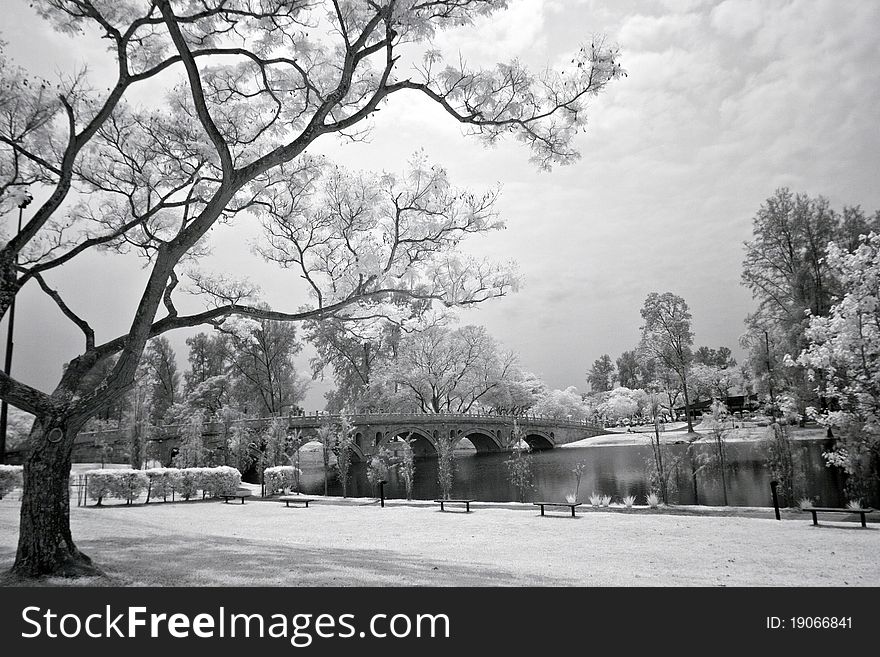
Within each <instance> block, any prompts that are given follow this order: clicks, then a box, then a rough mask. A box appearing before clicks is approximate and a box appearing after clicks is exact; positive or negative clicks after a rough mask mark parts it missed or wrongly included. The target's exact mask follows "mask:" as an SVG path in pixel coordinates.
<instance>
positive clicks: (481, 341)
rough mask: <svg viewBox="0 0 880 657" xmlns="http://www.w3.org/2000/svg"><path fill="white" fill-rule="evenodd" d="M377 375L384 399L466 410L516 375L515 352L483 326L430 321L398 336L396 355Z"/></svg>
mask: <svg viewBox="0 0 880 657" xmlns="http://www.w3.org/2000/svg"><path fill="white" fill-rule="evenodd" d="M379 376H380V379H381V385H382V387H383V388H384V390H385V397H386V398H387V399H388V400H389V404H400V405H402V406H403V408H408V409H411V410H417V411H421V412H423V413H440V412H447V413H450V412H451V413H467V412H468V411H470V410H471V409H474V408H479V407H481V406H484V405H488V404H489V403H490V398H489V395H491V393H492V392H493V391H494V390H495V389H496V388H498V387H499V386H502V385H503V384H504V382H505V381H510V380H516V379H518V378H520V376H521V375H520V373H519V371H518V370H517V369H516V356H515V355H514V354H513V353H512V352H508V351H504V350H502V349H501V347H500V345H499V344H498V342H497V341H496V340H495V339H494V338H492V337H491V336H490V335H489V334H488V333H487V332H486V329H484V328H483V327H481V326H464V327H462V328H459V329H455V330H450V329H448V328H446V327H445V326H430V327H428V328H427V329H425V330H423V331H417V332H415V333H411V334H407V335H405V336H402V337H401V340H400V344H399V346H398V349H397V356H396V358H395V359H394V360H393V361H391V362H389V363H387V364H386V366H385V368H384V369H383V371H382V373H381V374H380V375H379ZM392 400H393V401H392Z"/></svg>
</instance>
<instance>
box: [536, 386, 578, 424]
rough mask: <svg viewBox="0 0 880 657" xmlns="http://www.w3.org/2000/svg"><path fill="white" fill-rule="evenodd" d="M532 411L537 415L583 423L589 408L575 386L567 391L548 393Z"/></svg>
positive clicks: (539, 399) (549, 391) (550, 391)
mask: <svg viewBox="0 0 880 657" xmlns="http://www.w3.org/2000/svg"><path fill="white" fill-rule="evenodd" d="M531 411H532V412H533V413H534V414H535V415H541V416H543V417H550V418H554V419H557V420H572V421H574V422H581V421H583V420H584V419H585V418H586V417H587V407H586V405H585V404H584V401H583V399H581V396H580V393H578V391H577V388H575V387H574V386H570V387H568V388H566V389H565V390H548V391H546V392H545V393H544V394H543V395H542V396H541V397H540V398H538V401H537V402H535V405H534V406H533V407H532V409H531Z"/></svg>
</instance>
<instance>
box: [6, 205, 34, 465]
mask: <svg viewBox="0 0 880 657" xmlns="http://www.w3.org/2000/svg"><path fill="white" fill-rule="evenodd" d="M33 200H34V197H33V196H31V195H30V194H28V193H27V192H25V193H24V196H23V197H22V199H21V201H20V202H19V204H18V233H20V232H21V217H22V213H23V212H24V209H25V208H26V207H27V206H28V204H30V202H31V201H33ZM18 233H16V235H17V234H18ZM15 264H16V265H17V264H18V255H17V254H16V257H15ZM14 275H17V273H16V274H14ZM14 330H15V297H13V298H12V303H10V304H9V327H8V328H7V331H6V360H5V362H4V364H3V371H4V372H6V376H9V375H10V374H12V347H13V346H14V344H13V341H12V335H13V331H14ZM8 418H9V405H8V404H7V403H6V400H5V399H4V400H3V402H2V403H0V463H6V423H7V420H8Z"/></svg>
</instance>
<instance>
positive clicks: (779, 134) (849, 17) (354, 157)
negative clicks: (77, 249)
mask: <svg viewBox="0 0 880 657" xmlns="http://www.w3.org/2000/svg"><path fill="white" fill-rule="evenodd" d="M3 10H4V11H3V13H2V15H0V33H2V34H0V38H2V39H4V40H6V41H7V42H8V43H9V53H10V55H11V56H13V57H14V58H15V59H16V61H17V62H18V63H19V64H22V65H24V66H25V67H27V68H30V69H32V70H34V71H35V72H38V73H42V74H44V75H49V74H51V73H52V72H53V71H54V70H56V69H62V70H67V69H68V68H69V67H70V66H71V65H72V64H76V63H84V62H88V63H89V64H90V66H91V67H92V68H93V70H94V71H95V72H96V74H100V72H101V71H102V70H105V67H106V64H105V63H102V60H103V62H106V56H104V55H102V52H103V45H102V44H101V43H100V42H99V41H97V40H95V41H92V42H90V43H88V44H87V47H83V44H82V42H81V41H77V42H74V41H73V40H71V39H70V38H69V37H67V36H63V35H59V34H57V33H54V32H52V31H51V29H50V28H49V26H48V25H47V24H46V23H44V22H42V21H40V20H39V19H37V18H36V17H35V16H34V14H33V13H32V12H33V10H31V9H29V8H28V3H27V2H26V1H25V0H3ZM877 26H880V3H878V2H876V1H874V0H849V1H847V2H841V1H840V0H827V1H822V0H815V1H813V0H796V1H787V2H784V1H781V0H777V1H773V0H725V1H724V2H709V1H701V0H666V1H664V0H647V1H639V2H634V1H627V0H617V1H611V0H513V1H512V2H511V8H510V10H509V11H508V12H506V13H503V14H498V15H497V16H495V17H493V18H491V19H489V20H486V21H483V22H481V23H480V24H479V25H478V26H477V27H476V28H471V29H466V30H462V31H458V32H456V33H454V34H448V35H444V36H443V37H442V38H441V39H440V40H439V41H438V46H439V47H440V48H441V49H443V50H444V51H445V52H447V53H455V52H456V51H459V50H460V51H461V52H462V53H463V54H464V55H465V56H466V58H467V59H468V61H469V62H471V63H472V64H479V63H482V64H486V65H491V64H492V63H493V62H495V61H503V60H507V59H510V58H511V57H520V58H521V59H523V60H525V61H526V62H528V63H529V64H531V65H533V66H535V67H541V66H543V65H545V64H548V63H549V64H558V65H563V66H564V65H565V64H566V63H568V61H569V58H570V55H571V54H572V53H573V52H574V51H576V50H577V48H578V46H579V45H580V43H581V42H583V41H589V39H590V38H591V36H592V35H593V34H594V33H605V34H606V35H607V36H608V38H609V40H610V41H613V42H616V43H618V44H619V45H620V47H621V50H622V53H623V60H622V61H623V65H624V67H625V68H626V69H627V71H628V74H629V76H628V77H627V78H624V79H622V80H620V81H617V82H615V83H613V84H612V85H611V86H610V87H609V90H608V91H607V92H606V93H604V94H603V95H601V96H600V97H598V98H597V99H595V100H594V101H593V102H592V108H591V114H590V125H589V127H588V130H587V132H586V134H583V135H581V136H580V137H579V139H578V143H577V145H578V147H579V150H580V151H581V152H582V153H583V159H581V160H580V161H579V162H576V163H575V164H573V165H571V166H568V167H558V168H556V169H555V170H554V171H553V172H552V173H541V172H538V171H537V170H536V169H535V168H534V167H533V166H532V165H530V164H529V163H528V153H527V151H526V150H525V149H524V148H523V147H521V146H519V145H517V144H516V143H514V142H510V143H504V144H502V145H500V146H498V147H496V148H493V149H485V148H483V147H482V146H481V145H480V144H478V143H477V142H476V141H474V140H471V139H467V138H465V137H463V136H462V135H461V132H460V129H459V128H458V126H457V125H456V124H454V123H453V122H452V121H450V120H448V119H447V118H446V117H445V116H444V115H443V114H442V113H441V112H439V111H438V110H437V109H436V108H434V107H432V106H431V105H430V104H428V103H427V102H426V101H424V100H421V99H419V98H415V97H395V98H394V99H392V101H391V103H390V104H389V105H388V106H387V107H386V108H385V109H383V110H382V111H380V112H379V113H378V116H377V118H376V120H375V122H374V131H373V135H372V139H371V142H370V143H368V144H355V145H345V146H341V145H337V144H335V143H334V144H328V145H325V146H323V148H324V149H325V152H327V153H329V154H331V155H333V157H334V158H336V159H337V160H338V161H340V162H342V163H344V164H347V165H348V166H351V167H358V168H370V169H376V170H381V169H384V170H389V171H395V172H397V171H402V169H403V167H404V164H405V161H406V159H407V158H408V157H409V155H410V154H411V153H412V152H413V151H415V150H416V149H417V148H419V147H423V148H424V149H425V151H426V152H427V154H428V155H429V156H430V157H431V158H432V159H433V160H436V161H437V162H439V163H440V164H442V165H444V166H445V167H446V168H447V169H448V170H449V173H450V178H451V179H452V180H453V182H454V183H456V184H458V185H462V186H465V185H466V186H469V187H471V188H474V189H478V190H479V189H482V188H486V187H489V186H491V185H493V184H495V183H498V182H500V183H502V185H503V195H502V199H501V204H500V210H501V213H502V216H503V217H504V219H505V220H506V221H507V226H508V227H507V230H505V231H504V232H502V233H496V234H493V235H491V236H489V237H486V238H482V239H480V240H478V241H473V242H471V243H469V244H467V249H468V250H470V251H472V252H475V253H478V254H484V255H489V256H492V257H496V258H503V259H507V258H512V259H514V260H516V261H518V263H519V266H520V270H521V273H522V275H523V278H524V286H523V289H522V290H521V291H520V292H519V293H518V294H516V295H513V296H511V297H508V298H505V299H500V300H497V301H495V302H492V303H491V304H486V305H484V306H483V307H480V308H479V309H475V310H471V311H468V312H465V313H462V318H461V321H462V322H463V323H475V324H483V325H485V326H486V327H487V328H488V330H489V331H490V332H491V333H492V334H493V335H494V336H495V337H497V338H498V339H499V340H501V341H502V342H503V343H504V344H505V345H507V346H508V347H510V348H512V349H514V350H516V351H517V352H518V353H519V354H520V359H521V364H522V366H523V367H524V368H525V369H527V370H530V371H533V372H535V373H536V374H538V375H539V376H541V377H543V378H544V379H545V380H546V381H547V383H548V384H549V385H551V386H553V387H557V388H564V387H567V386H570V385H574V386H577V387H578V388H579V389H580V390H586V389H587V386H586V383H585V372H586V371H587V369H588V368H589V367H590V365H591V364H592V362H593V360H594V359H595V358H597V357H598V356H600V355H601V354H603V353H606V352H607V353H609V354H611V356H612V357H616V356H617V355H619V354H620V352H621V351H623V350H624V349H629V348H632V347H633V346H634V345H635V344H636V342H637V341H638V333H639V325H640V317H639V309H640V308H641V305H642V302H643V301H644V298H645V296H647V294H648V293H649V292H651V291H660V292H663V291H667V290H669V291H672V292H675V293H676V294H680V295H681V296H683V297H684V298H685V299H686V300H687V302H688V304H689V305H690V307H691V312H692V314H693V316H694V330H695V333H696V343H697V344H698V345H700V344H705V345H709V346H715V347H717V346H719V345H726V346H729V347H731V348H733V349H734V351H735V353H737V354H739V353H740V350H739V348H738V340H739V336H740V335H741V334H742V332H743V318H744V317H745V315H746V313H748V312H749V311H750V310H751V308H752V302H751V299H750V296H749V293H748V292H747V291H746V290H745V289H743V288H742V287H741V286H740V284H739V278H740V270H741V261H742V242H743V241H744V240H747V239H749V237H750V234H751V219H752V216H753V215H754V213H755V211H756V210H757V209H758V207H759V206H760V204H761V202H762V201H763V200H764V199H766V198H767V197H768V196H770V195H771V194H772V193H773V191H774V190H775V189H776V188H777V187H780V186H788V187H791V188H792V189H793V190H794V191H802V192H807V193H809V194H811V195H817V194H822V195H824V196H827V197H828V198H829V199H830V200H831V202H832V204H833V206H834V207H835V208H837V209H840V208H842V206H843V205H844V204H851V205H855V204H860V205H862V207H863V208H864V209H865V210H867V211H873V210H875V209H877V208H880V185H878V184H877V183H878V173H880V127H878V126H880V121H878V110H877V99H878V98H880V45H878V44H880V40H878V38H877V37H878V35H877ZM8 220H10V217H7V221H8ZM253 235H254V233H253V231H252V228H251V226H250V225H248V223H247V222H243V221H239V222H238V223H237V224H236V226H234V227H232V228H224V229H220V230H218V231H216V236H215V237H216V239H215V252H214V255H213V257H212V259H211V263H209V265H208V268H211V265H212V264H213V265H214V269H219V268H221V267H229V268H233V269H236V270H238V271H246V272H248V274H249V275H250V277H251V278H252V279H254V280H257V281H259V282H260V283H261V284H262V285H263V287H264V289H265V291H266V296H267V297H268V298H269V299H270V300H272V301H275V302H278V303H279V304H281V305H283V306H284V307H285V308H293V307H295V306H297V305H299V304H300V303H302V302H303V301H304V297H301V296H299V287H298V286H297V285H296V284H295V283H293V282H292V281H291V280H290V278H288V277H287V276H289V275H285V274H283V273H279V272H278V271H277V270H275V269H273V268H271V267H269V266H267V265H265V264H263V263H261V262H260V261H259V260H257V259H256V258H255V257H254V256H252V255H251V254H250V253H249V250H248V249H247V248H246V246H244V245H245V244H246V241H247V240H248V239H250V238H251V237H252V236H253ZM96 273H97V276H95V274H96ZM142 278H143V272H141V271H139V270H137V269H136V268H132V267H131V265H130V261H128V262H127V261H126V260H125V259H121V258H115V257H108V256H90V257H89V258H87V259H83V260H82V262H81V263H78V264H77V265H76V266H74V267H72V268H71V269H69V270H68V271H66V272H65V274H64V277H63V279H62V278H58V277H57V276H56V277H55V278H54V279H53V283H55V284H57V285H58V286H59V287H61V289H62V290H63V291H64V292H65V293H67V294H68V296H69V297H70V304H71V305H72V306H73V307H74V308H76V309H78V310H79V309H86V308H95V309H96V310H95V311H94V313H92V314H91V315H90V316H92V317H94V316H95V315H97V317H99V319H98V320H96V321H95V324H96V326H97V327H98V332H99V335H98V337H99V339H101V338H102V337H103V338H110V337H113V336H115V335H116V334H117V333H118V332H120V331H123V330H125V328H126V325H127V322H128V321H130V318H131V310H132V309H133V307H134V299H132V297H133V296H134V297H136V296H138V295H139V294H140V289H139V288H138V287H137V283H138V282H139V281H140V280H142ZM182 305H183V307H184V308H185V307H186V305H185V304H182ZM193 307H194V308H195V307H196V306H193ZM17 313H18V315H17V320H16V329H17V330H16V352H15V364H14V372H15V373H16V374H17V375H18V376H20V377H21V378H22V379H23V380H24V381H26V382H29V383H31V384H35V385H37V386H39V387H43V388H44V389H45V388H51V386H53V385H54V384H55V382H56V381H57V378H58V376H59V375H60V368H61V365H62V363H63V362H64V361H65V360H66V359H68V358H70V357H71V356H73V355H74V354H75V353H76V350H77V348H79V347H80V336H79V335H78V334H77V333H76V332H75V331H73V330H70V329H69V327H68V326H67V325H65V324H64V322H65V321H66V320H64V319H63V318H62V317H61V316H60V315H59V314H58V313H57V311H55V309H54V307H53V306H52V305H51V302H48V301H47V300H46V299H45V298H43V297H41V296H40V294H39V293H37V292H35V291H34V290H27V291H26V292H25V293H24V294H22V295H21V296H20V298H19V302H18V306H17ZM84 314H87V315H89V313H87V312H85V313H84ZM191 333H192V332H188V333H180V334H173V335H172V336H170V337H171V338H172V342H173V343H174V344H175V346H176V348H177V349H178V354H179V356H180V357H181V358H183V357H184V356H185V347H184V345H183V340H184V338H185V337H186V335H190V334H191ZM3 335H4V336H5V328H4V329H3ZM303 368H304V369H305V363H303ZM326 388H327V386H326V384H323V385H322V384H320V383H316V384H315V385H313V388H312V391H311V392H310V394H309V397H308V399H307V401H306V406H307V408H310V409H313V408H318V407H323V399H322V394H323V392H324V390H326Z"/></svg>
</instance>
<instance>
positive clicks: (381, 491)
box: [379, 479, 388, 509]
mask: <svg viewBox="0 0 880 657" xmlns="http://www.w3.org/2000/svg"><path fill="white" fill-rule="evenodd" d="M387 483H388V482H387V481H385V480H384V479H382V480H380V481H379V504H381V505H382V508H383V509H384V508H385V484H387Z"/></svg>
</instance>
